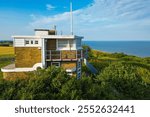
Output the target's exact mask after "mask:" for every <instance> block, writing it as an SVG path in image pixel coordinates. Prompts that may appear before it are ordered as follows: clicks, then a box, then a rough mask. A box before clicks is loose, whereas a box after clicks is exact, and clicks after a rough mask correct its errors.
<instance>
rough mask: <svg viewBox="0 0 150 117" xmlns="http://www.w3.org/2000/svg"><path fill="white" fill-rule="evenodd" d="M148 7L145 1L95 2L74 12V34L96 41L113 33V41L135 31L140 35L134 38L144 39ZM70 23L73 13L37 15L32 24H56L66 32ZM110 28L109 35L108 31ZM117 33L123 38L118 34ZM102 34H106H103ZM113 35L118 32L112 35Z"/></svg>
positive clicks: (149, 0)
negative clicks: (97, 38)
mask: <svg viewBox="0 0 150 117" xmlns="http://www.w3.org/2000/svg"><path fill="white" fill-rule="evenodd" d="M149 4H150V0H145V1H144V2H143V0H94V1H93V3H91V4H90V5H88V6H87V7H86V8H83V9H79V10H76V11H73V17H74V29H75V32H76V33H77V34H84V35H85V36H86V37H90V38H94V39H96V37H103V35H104V34H105V35H106V36H104V37H105V38H107V37H108V38H110V34H111V36H112V38H113V37H115V38H123V37H125V35H124V32H125V34H126V35H127V34H128V33H129V34H130V35H131V34H132V32H133V34H134V35H135V32H140V33H138V34H137V35H135V38H137V37H138V35H140V36H139V37H142V34H144V37H145V33H142V32H144V31H145V30H143V27H145V29H147V30H148V29H149V28H148V27H149V25H146V24H148V23H149V21H150V12H149V11H150V7H149ZM69 22H70V13H69V12H64V13H62V14H57V15H53V16H42V15H41V16H40V17H39V16H38V17H37V18H35V16H34V20H33V22H31V23H30V25H31V26H32V27H40V26H42V27H47V25H50V24H56V25H57V26H58V27H60V30H66V28H67V29H69V25H70V24H69ZM147 22H148V23H147ZM138 24H139V25H138ZM137 25H138V29H136V28H135V27H137ZM140 27H141V29H140ZM108 28H109V32H108V31H107V30H108ZM106 29H107V30H106ZM131 29H132V30H131ZM117 30H119V32H121V34H122V35H121V34H119V35H117V33H116V32H117ZM66 31H67V30H66ZM99 31H103V32H104V31H105V32H104V33H103V34H101V33H99ZM128 31H130V32H128ZM88 32H91V34H93V35H95V37H94V36H93V37H92V35H90V34H89V33H88ZM110 32H111V33H110ZM113 32H115V33H114V34H113ZM115 34H116V35H115ZM107 35H109V36H107ZM132 38H133V37H132ZM147 38H150V35H149V34H147Z"/></svg>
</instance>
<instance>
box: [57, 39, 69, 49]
mask: <svg viewBox="0 0 150 117" xmlns="http://www.w3.org/2000/svg"><path fill="white" fill-rule="evenodd" d="M67 47H68V40H58V48H67Z"/></svg>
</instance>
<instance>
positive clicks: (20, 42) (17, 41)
mask: <svg viewBox="0 0 150 117" xmlns="http://www.w3.org/2000/svg"><path fill="white" fill-rule="evenodd" d="M14 46H15V47H22V46H24V39H14Z"/></svg>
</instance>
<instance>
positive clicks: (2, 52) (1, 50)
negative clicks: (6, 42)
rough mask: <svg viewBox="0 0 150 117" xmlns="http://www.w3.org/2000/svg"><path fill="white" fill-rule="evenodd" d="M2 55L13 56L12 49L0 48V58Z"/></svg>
mask: <svg viewBox="0 0 150 117" xmlns="http://www.w3.org/2000/svg"><path fill="white" fill-rule="evenodd" d="M3 55H14V47H4V46H0V56H3Z"/></svg>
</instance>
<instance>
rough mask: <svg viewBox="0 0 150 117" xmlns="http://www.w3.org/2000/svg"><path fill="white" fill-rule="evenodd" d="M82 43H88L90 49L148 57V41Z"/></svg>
mask: <svg viewBox="0 0 150 117" xmlns="http://www.w3.org/2000/svg"><path fill="white" fill-rule="evenodd" d="M84 44H85V45H89V46H90V47H91V48H92V49H96V50H100V51H104V52H109V53H124V54H127V55H134V56H139V57H150V41H141V40H138V41H131V40H130V41H127V40H126V41H122V40H121V41H83V45H84Z"/></svg>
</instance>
